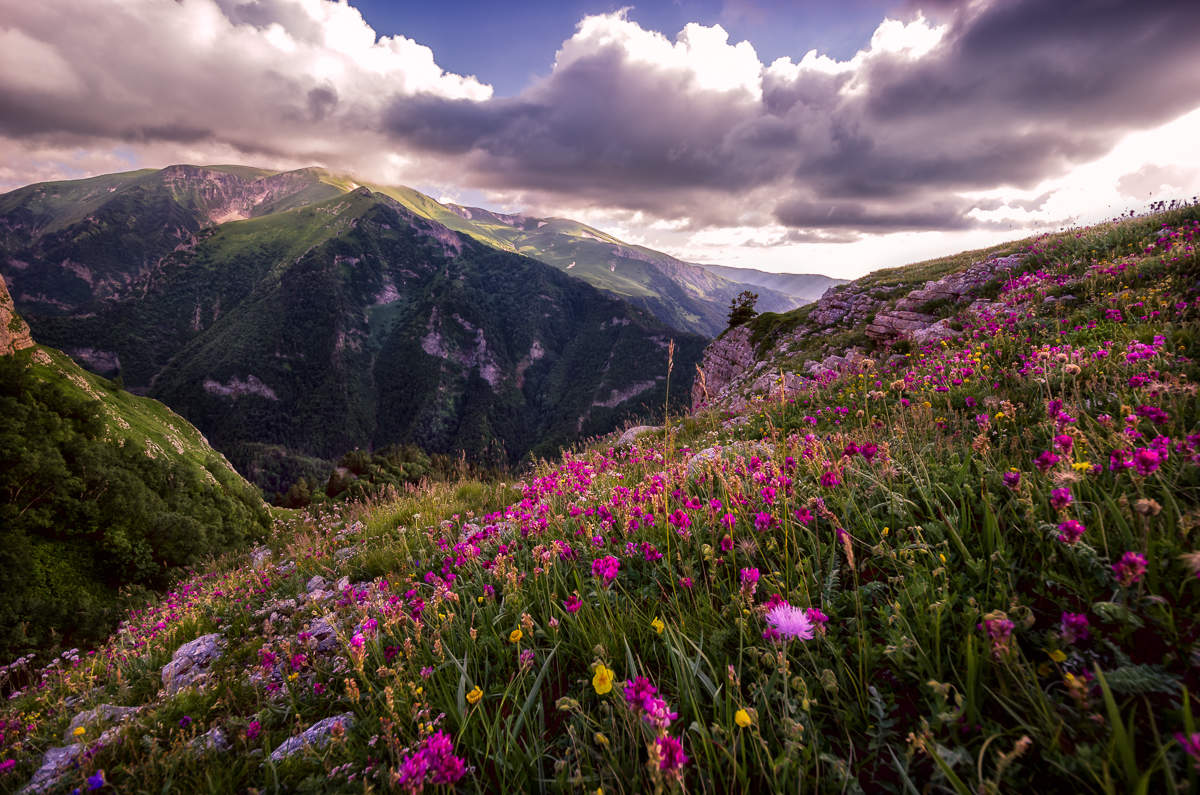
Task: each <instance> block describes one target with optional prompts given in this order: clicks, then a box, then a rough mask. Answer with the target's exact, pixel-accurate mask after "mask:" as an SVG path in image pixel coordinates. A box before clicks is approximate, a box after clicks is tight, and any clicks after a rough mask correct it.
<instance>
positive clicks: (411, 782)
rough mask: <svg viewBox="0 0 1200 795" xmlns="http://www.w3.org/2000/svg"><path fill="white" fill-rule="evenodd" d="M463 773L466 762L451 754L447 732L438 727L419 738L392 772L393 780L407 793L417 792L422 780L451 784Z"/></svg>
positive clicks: (422, 787)
mask: <svg viewBox="0 0 1200 795" xmlns="http://www.w3.org/2000/svg"><path fill="white" fill-rule="evenodd" d="M466 772H467V764H466V762H464V761H463V760H462V759H461V758H459V757H457V756H455V755H454V742H453V741H452V740H451V739H450V735H448V734H446V732H444V731H441V730H439V731H438V732H437V734H432V735H430V736H429V737H426V738H425V739H424V740H422V741H421V744H420V745H418V746H417V748H416V750H414V751H413V752H412V753H411V754H409V755H408V756H406V757H405V758H404V761H402V762H401V763H400V766H399V768H398V769H397V771H396V783H397V784H399V785H400V786H401V787H402V788H404V790H406V791H408V792H421V791H422V790H423V789H424V788H425V784H426V783H430V784H433V785H435V786H440V785H446V784H454V783H456V782H457V781H458V780H459V779H461V778H462V777H463V776H464V775H466Z"/></svg>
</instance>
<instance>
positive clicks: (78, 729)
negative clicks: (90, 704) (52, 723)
mask: <svg viewBox="0 0 1200 795" xmlns="http://www.w3.org/2000/svg"><path fill="white" fill-rule="evenodd" d="M85 731H87V729H85V728H83V727H82V726H76V727H75V731H73V732H71V733H72V734H74V735H75V736H76V737H82V736H83V733H84V732H85Z"/></svg>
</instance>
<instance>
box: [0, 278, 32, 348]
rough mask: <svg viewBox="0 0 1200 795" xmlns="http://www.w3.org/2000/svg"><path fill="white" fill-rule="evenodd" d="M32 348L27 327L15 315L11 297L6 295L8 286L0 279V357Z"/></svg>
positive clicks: (19, 317) (15, 310)
mask: <svg viewBox="0 0 1200 795" xmlns="http://www.w3.org/2000/svg"><path fill="white" fill-rule="evenodd" d="M32 347H33V337H31V336H30V335H29V326H27V325H26V324H25V321H24V320H23V319H22V318H21V316H20V315H18V314H17V309H16V307H14V306H13V300H12V296H11V295H9V294H8V285H6V284H5V283H4V278H3V277H0V356H8V355H9V354H13V353H16V352H17V351H19V350H24V349H25V348H32Z"/></svg>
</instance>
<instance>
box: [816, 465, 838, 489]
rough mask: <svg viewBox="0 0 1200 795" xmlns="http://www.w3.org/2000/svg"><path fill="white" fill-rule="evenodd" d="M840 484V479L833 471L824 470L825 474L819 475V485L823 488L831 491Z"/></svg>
mask: <svg viewBox="0 0 1200 795" xmlns="http://www.w3.org/2000/svg"><path fill="white" fill-rule="evenodd" d="M841 483H842V479H841V478H840V477H839V476H838V473H837V472H835V471H834V470H832V469H827V470H825V472H823V473H821V485H822V486H824V487H825V488H827V489H832V488H834V487H835V486H839V485H841Z"/></svg>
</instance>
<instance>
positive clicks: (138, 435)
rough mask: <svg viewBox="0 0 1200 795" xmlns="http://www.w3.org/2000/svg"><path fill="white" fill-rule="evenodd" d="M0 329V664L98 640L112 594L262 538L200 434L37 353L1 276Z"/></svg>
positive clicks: (254, 497) (255, 499) (243, 492)
mask: <svg viewBox="0 0 1200 795" xmlns="http://www.w3.org/2000/svg"><path fill="white" fill-rule="evenodd" d="M0 322H2V325H0V527H2V528H3V534H2V538H3V543H2V544H0V593H3V594H4V599H3V600H2V601H0V628H2V629H0V657H2V658H4V659H9V658H10V657H11V656H13V655H15V654H18V653H20V652H22V651H25V650H28V649H30V648H34V647H38V646H42V645H44V644H46V643H52V642H54V641H55V640H64V641H66V642H73V641H79V640H81V639H87V638H93V639H94V638H96V637H103V636H104V635H105V634H107V632H108V631H109V630H110V629H111V628H112V625H113V624H114V623H115V621H116V619H117V617H118V615H119V612H120V611H119V608H120V606H121V605H122V604H123V603H127V601H128V599H127V597H126V598H122V597H120V596H119V592H120V591H122V590H125V591H126V592H128V591H129V589H131V588H137V587H143V588H156V587H160V586H164V585H166V584H167V582H168V580H169V578H170V576H171V575H172V571H171V570H172V569H173V568H175V567H179V566H187V565H195V564H198V563H199V562H200V560H201V559H202V558H204V557H207V556H210V555H212V554H214V553H217V552H221V551H225V550H227V549H229V548H230V547H236V546H238V545H239V544H242V543H244V542H246V541H248V540H249V539H251V538H254V537H257V536H260V535H263V534H265V532H266V529H267V526H268V514H267V509H266V506H265V505H264V504H263V502H262V499H261V497H260V496H259V494H258V492H257V490H256V489H254V488H253V487H252V486H251V485H250V484H249V483H247V482H246V481H245V480H243V479H242V478H241V476H240V475H238V473H237V472H235V471H234V469H233V468H232V467H231V466H230V464H229V462H228V461H227V460H226V459H225V458H224V456H222V455H221V454H220V453H218V452H217V451H215V450H213V449H212V447H210V446H209V444H208V442H207V441H206V440H205V438H204V436H203V435H202V434H201V433H200V432H199V431H197V430H196V429H195V428H194V427H192V426H191V425H190V424H189V423H188V422H187V421H186V420H184V419H183V418H182V417H180V416H179V415H177V414H175V413H174V412H172V411H171V410H170V409H168V408H167V407H166V406H164V405H163V404H161V403H159V402H158V401H156V400H151V399H149V398H144V397H137V396H136V395H131V394H130V393H129V392H126V391H124V390H123V389H121V388H119V387H118V386H117V385H115V384H112V383H110V382H108V381H106V380H105V379H103V378H100V377H99V376H96V375H94V374H92V373H89V372H87V371H86V370H83V369H82V368H80V367H79V366H78V365H77V364H75V362H73V361H72V360H71V359H70V358H69V357H67V356H66V355H64V354H63V353H61V352H60V351H56V350H53V349H51V348H45V347H42V346H39V345H36V344H35V343H34V341H33V339H32V338H31V337H30V335H29V330H28V328H27V327H26V326H25V324H24V322H23V321H22V319H21V317H20V315H18V314H17V313H16V312H15V310H14V308H13V305H12V301H11V299H10V297H9V293H8V290H7V288H6V286H5V285H4V282H3V280H0ZM64 632H66V633H67V634H66V635H65V636H64V635H63V634H62V633H64Z"/></svg>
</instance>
